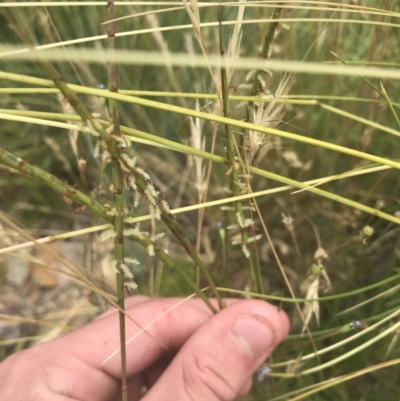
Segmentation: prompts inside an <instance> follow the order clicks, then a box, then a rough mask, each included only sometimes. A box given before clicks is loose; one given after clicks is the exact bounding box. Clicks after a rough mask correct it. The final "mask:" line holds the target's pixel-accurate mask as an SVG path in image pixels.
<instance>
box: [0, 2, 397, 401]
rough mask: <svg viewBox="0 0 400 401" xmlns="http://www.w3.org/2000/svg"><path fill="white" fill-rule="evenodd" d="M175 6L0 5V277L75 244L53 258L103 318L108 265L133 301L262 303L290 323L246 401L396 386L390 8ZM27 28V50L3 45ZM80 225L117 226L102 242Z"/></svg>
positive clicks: (356, 394)
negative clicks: (76, 251) (77, 252)
mask: <svg viewBox="0 0 400 401" xmlns="http://www.w3.org/2000/svg"><path fill="white" fill-rule="evenodd" d="M184 3H185V2H183V3H181V2H177V3H176V4H175V3H168V4H167V3H166V4H164V3H163V4H161V3H159V2H158V3H154V4H153V3H149V2H148V3H147V4H146V5H143V4H141V5H139V4H135V2H131V3H130V4H129V5H120V4H119V3H118V2H115V10H114V11H115V17H116V18H123V19H120V20H116V21H115V22H114V23H113V25H112V24H111V25H110V24H108V25H102V23H104V22H105V21H107V10H106V6H105V3H104V4H101V5H100V4H94V3H90V2H88V3H83V2H79V5H78V4H75V3H72V2H68V5H58V6H57V7H56V6H54V5H55V4H56V3H55V2H54V3H46V6H44V3H42V4H40V5H39V4H36V3H33V2H31V3H29V4H28V5H30V6H31V7H25V6H23V4H22V3H21V2H19V3H14V4H13V3H11V2H6V3H2V4H0V11H1V12H2V14H1V15H0V26H1V28H0V53H2V58H1V61H0V64H1V67H0V80H1V87H0V94H1V97H0V107H1V110H0V118H1V119H2V125H1V127H0V132H1V135H0V148H1V149H3V150H1V152H0V169H1V171H2V175H1V177H0V186H1V191H2V194H3V196H2V198H1V199H0V207H1V210H2V211H3V213H2V214H1V224H2V227H3V230H4V234H3V238H4V240H3V242H2V245H1V246H2V248H3V249H2V250H1V253H0V255H1V254H6V255H7V257H4V256H3V258H4V259H0V272H1V273H0V283H1V284H3V285H4V286H7V287H10V288H11V289H12V290H13V291H15V292H18V291H20V290H21V287H18V286H16V285H15V283H14V284H13V282H12V281H10V271H11V270H12V268H13V265H14V264H15V263H16V262H15V261H16V260H17V259H15V258H16V257H19V258H22V260H27V263H28V264H29V263H31V262H29V258H31V257H32V248H34V247H36V248H37V249H36V252H37V253H39V254H40V255H41V256H40V257H39V259H40V258H42V262H43V264H45V262H44V256H43V255H45V254H46V252H49V251H48V250H47V249H48V247H47V246H45V245H44V244H45V243H46V242H51V241H54V239H57V241H58V242H57V243H60V244H62V243H63V242H65V241H72V240H75V241H77V243H79V244H83V247H84V257H82V258H81V259H77V260H70V261H66V260H65V259H63V260H62V263H64V264H66V265H68V267H69V274H70V275H72V277H71V276H68V277H69V278H68V280H71V283H75V284H73V285H81V286H83V287H84V288H87V289H88V291H87V294H88V295H87V297H88V299H90V300H91V302H96V304H98V303H100V304H101V305H104V303H102V301H101V300H102V299H106V300H107V302H114V303H115V302H117V301H118V302H119V306H120V308H121V311H123V304H122V299H123V295H122V294H123V282H125V280H122V281H121V280H120V281H119V294H118V295H116V292H115V284H114V283H113V282H112V281H110V280H109V278H108V277H109V274H108V273H107V269H108V270H111V267H110V265H111V264H112V263H108V265H107V263H103V262H102V260H103V261H104V260H106V258H108V259H107V260H108V261H110V260H111V261H112V260H116V261H117V262H116V268H117V271H118V274H119V276H120V278H121V276H122V275H124V274H127V275H128V276H129V275H130V274H132V273H133V279H134V283H135V284H134V285H137V290H136V292H139V293H141V294H149V295H151V296H171V295H180V296H187V295H190V294H192V293H197V294H198V296H202V297H203V299H204V301H205V302H208V299H207V297H208V296H212V293H211V292H205V293H203V292H201V291H200V289H201V288H204V287H205V286H211V287H214V290H213V293H214V294H215V295H217V296H219V294H221V295H224V296H225V295H229V296H236V297H248V296H250V297H260V298H262V299H268V300H270V301H271V302H276V304H277V305H280V306H281V307H283V308H284V309H285V310H286V311H287V312H288V313H289V315H290V317H291V320H292V326H293V327H292V332H291V335H290V336H289V337H288V339H287V340H286V341H285V343H284V345H283V346H281V347H280V348H279V349H278V350H277V351H276V352H275V353H274V355H273V358H271V360H269V361H266V364H267V365H269V366H270V367H272V372H271V373H270V374H269V377H268V379H267V380H266V381H264V382H256V383H255V385H254V387H253V390H252V393H251V395H249V396H248V397H247V399H249V400H253V399H254V400H262V399H277V400H278V399H293V400H297V399H307V400H315V401H316V400H322V399H323V400H330V399H332V400H333V399H338V398H339V399H350V398H351V399H365V400H377V399H379V400H383V399H385V400H386V399H387V400H389V399H390V400H398V391H397V387H396V385H395V383H396V379H397V376H398V375H397V374H396V373H397V365H398V363H399V352H400V351H399V347H398V344H397V343H396V339H397V334H396V333H398V331H399V328H398V324H399V323H398V313H399V302H398V299H397V298H398V297H396V294H397V290H398V289H397V286H398V284H399V278H398V276H399V273H400V270H399V257H400V246H399V245H400V244H399V239H398V238H399V236H398V232H399V229H398V224H399V223H400V216H399V212H398V210H399V206H398V204H399V199H398V196H397V192H398V188H399V180H398V171H397V170H398V169H399V167H400V163H399V159H400V155H399V151H398V147H397V146H396V143H397V141H398V136H399V133H400V130H399V118H398V116H399V104H400V100H399V99H398V96H397V93H398V86H399V85H398V82H399V79H398V78H399V77H400V72H399V70H398V66H399V64H400V60H399V58H398V51H397V49H398V45H399V23H398V21H399V16H400V8H399V5H398V4H397V2H395V1H381V2H376V1H363V2H362V4H361V3H360V4H356V5H355V4H352V3H350V2H338V1H336V2H330V3H324V2H301V4H300V3H291V2H285V1H282V2H279V4H278V3H269V2H251V1H248V2H240V3H239V2H232V3H227V2H225V4H224V3H223V5H225V7H221V8H219V7H218V4H217V3H211V2H208V3H197V2H192V3H191V6H189V5H188V4H186V6H185V4H184ZM348 3H349V4H348ZM196 4H198V6H199V8H198V9H197V8H196ZM280 9H282V10H281V12H280V13H279V11H280ZM156 11H157V12H156ZM272 17H274V18H275V21H274V20H273V18H272ZM276 20H278V21H279V23H278V24H277V23H276ZM6 21H8V22H9V23H8V24H7V23H6ZM11 21H14V22H15V26H14V27H13V26H12V22H11ZM71 21H74V23H73V24H71ZM220 22H221V26H220V27H219V23H220ZM72 27H73V28H72ZM276 28H278V30H277V32H276V33H275V34H274V35H272V34H271V32H274V31H276ZM113 29H115V32H116V35H115V39H110V40H109V42H110V43H107V37H108V36H110V35H107V32H108V33H110V30H111V31H112V30H113ZM107 30H108V31H107ZM268 32H269V35H268ZM111 37H112V35H111ZM27 38H29V41H33V44H34V45H39V46H40V48H41V49H42V50H40V51H36V52H33V51H31V52H26V51H18V52H17V51H16V50H17V49H21V48H24V47H26V46H27V44H28V43H27V41H28V39H27ZM67 41H69V42H67ZM29 44H31V43H29ZM5 53H7V55H5ZM221 53H224V55H223V56H221ZM264 59H268V60H267V61H266V60H264ZM107 61H109V62H111V65H114V67H113V68H114V70H112V69H111V72H109V64H108V63H107ZM113 62H114V64H113ZM221 66H223V68H221ZM46 71H47V73H46ZM112 71H114V72H112ZM49 72H50V75H48V73H49ZM221 74H222V75H221ZM59 76H61V77H62V78H63V80H64V81H65V82H66V83H68V87H66V85H65V86H63V83H62V81H59V80H58V77H59ZM108 81H109V82H110V85H111V87H113V89H112V90H111V91H109V90H107V89H101V87H103V86H101V87H100V85H104V86H105V87H107V82H108ZM116 89H118V91H117V90H116ZM60 90H61V91H62V92H63V96H60V95H59V91H60ZM260 97H263V100H262V101H261V100H260ZM65 99H69V100H70V103H68V102H67V101H66V100H65ZM71 103H72V107H71ZM73 106H75V110H74V107H73ZM114 107H117V109H116V108H114ZM116 110H117V111H118V112H117V111H116ZM93 113H94V114H93ZM116 116H118V118H117V117H116ZM82 121H83V122H82ZM117 127H119V128H118V129H117ZM98 135H100V137H101V139H102V141H100V142H99V141H98V139H97V136H98ZM118 138H119V139H118ZM252 141H253V142H252ZM106 149H107V152H108V153H107V152H106ZM107 154H109V155H110V156H111V160H109V161H111V163H107ZM123 154H125V155H126V156H122V155H123ZM21 160H23V162H21ZM28 162H29V163H30V164H31V165H32V167H31V166H30V164H28ZM53 177H55V178H53ZM118 177H119V178H118ZM147 177H150V178H151V187H150V181H149V179H148V178H147ZM37 178H39V179H37ZM56 178H57V179H59V180H57V179H56ZM124 181H125V183H126V184H128V185H127V186H128V187H130V188H129V189H127V190H125V189H122V187H123V184H124ZM116 188H117V189H118V190H117V191H116ZM153 189H154V191H153ZM157 191H158V193H157ZM138 194H139V195H138ZM138 196H139V197H140V199H139V198H138ZM65 197H66V198H69V200H68V201H66V200H65ZM114 198H115V199H114ZM152 199H153V200H152ZM164 202H167V204H168V208H167V206H166V204H165V205H164ZM136 204H137V206H136V207H133V205H136ZM82 205H84V206H82ZM149 205H150V207H149ZM163 205H164V206H163ZM124 206H127V207H128V208H129V210H125V209H124ZM221 206H222V207H221ZM169 209H171V213H169ZM122 213H124V216H125V215H128V216H129V219H128V220H126V221H123V219H121V217H122ZM158 215H159V216H158ZM173 216H175V217H173ZM157 217H161V218H162V219H160V220H158V219H157ZM139 222H141V223H140V228H138V226H137V224H138V223H139ZM105 223H106V224H105ZM123 226H125V228H124V227H123ZM50 227H51V229H52V230H55V232H52V235H51V236H50V237H48V234H46V233H45V230H46V229H48V228H50ZM180 227H183V228H184V229H182V230H181V228H180ZM110 228H112V230H111V231H107V230H110ZM124 230H131V231H130V233H131V235H130V236H129V237H126V236H124V235H122V234H123V232H124ZM135 230H136V231H135ZM97 232H98V233H101V232H103V233H104V232H105V233H106V234H103V238H105V237H107V236H111V237H113V236H114V234H113V232H115V233H117V237H118V238H119V239H120V240H119V241H117V242H116V243H115V246H113V245H112V242H113V240H112V239H106V240H105V242H104V243H103V244H109V245H107V246H108V247H109V251H107V252H108V253H107V255H105V254H100V253H99V251H98V250H97V249H98V248H99V241H100V235H99V234H97ZM54 233H55V236H53V234H54ZM118 233H119V234H118ZM161 234H164V236H163V237H162V238H161ZM260 235H261V238H260ZM159 237H160V238H159ZM33 238H34V239H40V238H43V240H40V241H38V242H37V243H36V242H32V239H33ZM46 238H47V239H46ZM121 239H123V242H122V241H121ZM29 241H31V242H30V243H28V242H29ZM60 241H63V242H60ZM18 243H26V245H20V246H17V245H16V244H18ZM38 243H43V245H40V246H39V245H38ZM101 246H103V247H104V245H100V247H101ZM22 248H25V251H24V250H23V249H22ZM166 249H167V250H168V254H166V253H165V252H164V250H166ZM39 250H40V252H39ZM23 252H25V253H23ZM50 252H53V251H50ZM153 253H154V256H153ZM111 255H114V256H111ZM0 257H1V256H0ZM110 258H111V259H110ZM125 258H128V259H127V260H137V261H138V262H140V265H136V264H135V265H132V266H127V268H128V272H126V271H125V273H124V271H123V269H125V266H123V268H121V265H125V263H124V260H125ZM135 263H136V262H135ZM104 265H106V266H104ZM30 266H32V265H30ZM31 269H32V267H31ZM54 270H55V267H54V266H49V269H48V271H49V272H50V274H53V273H54V274H55V272H54ZM46 271H47V270H46ZM57 277H58V276H57ZM28 280H30V281H28V282H32V283H35V281H34V280H33V279H32V276H31V273H28ZM23 285H24V286H26V285H27V284H26V283H25V284H23ZM32 285H34V284H32ZM113 288H114V289H113ZM45 291H49V289H48V288H47V287H45ZM220 304H221V306H222V301H221V302H220ZM63 307H65V308H66V309H68V308H70V309H71V310H72V309H73V307H72V305H70V307H68V305H63ZM58 308H60V305H58ZM47 312H50V309H49V310H47ZM53 312H54V311H53ZM65 313H66V312H65ZM81 313H84V310H82V311H81ZM11 314H12V313H11V312H10V313H8V315H11ZM15 315H18V313H16V314H15ZM19 316H21V314H19ZM24 316H25V319H28V318H31V319H33V320H34V321H35V322H36V321H38V322H40V321H41V320H40V318H39V319H35V317H36V315H35V311H34V310H33V311H31V314H30V315H29V316H26V315H24ZM64 316H65V314H64ZM21 319H22V321H23V320H24V318H23V317H21ZM123 320H124V314H123V312H121V321H122V322H123ZM353 320H356V321H360V322H361V321H362V323H360V324H359V325H358V323H357V324H355V329H351V328H350V323H351V322H352V321H353ZM317 321H319V325H317ZM42 322H43V323H48V322H47V320H46V317H44V318H43V319H42ZM61 322H62V317H61V318H60V319H59V321H57V319H56V320H55V321H54V322H52V323H54V324H55V325H56V326H57V325H59V327H62V326H61V325H62V323H61ZM32 324H34V323H32ZM76 325H78V323H77V324H76ZM38 326H39V325H38ZM43 326H45V325H43ZM72 326H73V325H72ZM68 329H70V328H68ZM63 330H67V329H60V333H61V332H62V331H63ZM33 331H34V333H32V334H31V335H30V336H25V335H24V332H23V330H22V331H20V332H19V336H14V338H9V337H6V336H5V337H4V341H2V342H1V343H0V344H1V345H0V347H1V352H2V355H3V356H6V355H7V354H9V353H10V352H14V351H15V350H17V349H19V348H20V347H24V346H27V345H29V343H30V342H34V341H37V338H38V334H40V335H39V338H43V336H45V330H44V329H41V330H40V331H38V330H36V331H35V330H33ZM122 331H123V330H122ZM302 332H304V334H301V333H302ZM1 336H4V335H3V334H0V337H1ZM26 337H27V338H26ZM29 338H31V340H29ZM0 339H1V340H3V338H0ZM350 340H351V341H350ZM122 342H123V339H122ZM324 350H325V351H326V352H325V351H324ZM316 351H318V357H315V352H316ZM328 351H329V352H328ZM313 353H314V354H313ZM128 357H129V355H128ZM383 373H384V374H383Z"/></svg>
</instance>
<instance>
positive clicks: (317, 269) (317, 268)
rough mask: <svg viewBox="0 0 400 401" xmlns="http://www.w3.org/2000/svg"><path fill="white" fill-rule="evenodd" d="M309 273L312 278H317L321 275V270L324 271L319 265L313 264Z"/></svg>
mask: <svg viewBox="0 0 400 401" xmlns="http://www.w3.org/2000/svg"><path fill="white" fill-rule="evenodd" d="M310 269H311V273H312V274H313V275H314V276H319V275H320V274H321V273H322V270H323V269H324V268H323V266H321V265H319V264H318V263H313V264H312V265H311V268H310Z"/></svg>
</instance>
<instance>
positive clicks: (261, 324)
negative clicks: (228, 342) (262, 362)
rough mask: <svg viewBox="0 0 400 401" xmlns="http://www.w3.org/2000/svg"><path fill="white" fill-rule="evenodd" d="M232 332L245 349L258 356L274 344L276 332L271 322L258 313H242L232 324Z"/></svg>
mask: <svg viewBox="0 0 400 401" xmlns="http://www.w3.org/2000/svg"><path fill="white" fill-rule="evenodd" d="M232 333H233V335H234V336H235V337H236V339H237V341H238V343H239V344H240V346H241V347H242V348H243V349H244V351H245V352H246V353H247V354H248V355H250V356H251V357H253V358H258V357H259V356H260V355H261V354H263V353H265V352H266V351H267V350H268V349H269V348H270V347H271V345H273V344H274V342H275V341H274V340H275V333H274V331H273V329H272V327H271V325H270V324H269V322H268V321H267V320H266V319H264V318H263V317H261V316H258V315H253V316H252V315H241V316H239V317H238V318H237V319H236V321H235V323H234V324H233V326H232Z"/></svg>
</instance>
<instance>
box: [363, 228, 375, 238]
mask: <svg viewBox="0 0 400 401" xmlns="http://www.w3.org/2000/svg"><path fill="white" fill-rule="evenodd" d="M362 232H363V234H364V235H365V236H366V237H370V236H371V235H372V234H373V233H374V229H373V228H372V227H371V226H365V227H364V228H363V230H362Z"/></svg>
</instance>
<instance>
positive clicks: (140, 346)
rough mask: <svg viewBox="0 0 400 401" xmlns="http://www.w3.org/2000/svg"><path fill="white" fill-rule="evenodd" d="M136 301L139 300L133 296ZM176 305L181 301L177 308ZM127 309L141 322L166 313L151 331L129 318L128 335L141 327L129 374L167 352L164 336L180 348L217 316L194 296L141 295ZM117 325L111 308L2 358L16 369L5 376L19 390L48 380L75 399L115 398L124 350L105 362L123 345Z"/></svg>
mask: <svg viewBox="0 0 400 401" xmlns="http://www.w3.org/2000/svg"><path fill="white" fill-rule="evenodd" d="M131 302H133V303H134V304H135V302H134V300H133V301H131ZM213 302H214V301H213ZM232 302H237V300H229V301H227V303H228V304H229V303H232ZM214 304H215V305H216V303H215V302H214ZM176 305H179V306H178V307H176V308H174V307H175V306H176ZM168 311H170V312H168ZM167 312H168V313H167ZM127 314H129V315H130V316H132V318H134V320H135V321H136V322H137V323H138V324H139V325H140V326H141V327H144V326H147V325H149V324H150V323H151V322H153V321H154V320H156V319H157V318H159V317H160V316H162V317H161V318H160V319H158V320H156V321H155V323H154V324H152V325H151V326H150V327H148V329H147V332H148V333H149V334H150V335H152V337H150V336H149V335H148V334H146V333H143V332H142V329H141V328H140V327H138V325H137V324H134V323H133V322H132V321H130V320H128V319H127V321H126V337H127V339H129V338H131V337H132V336H134V335H136V334H138V333H141V334H140V335H139V336H138V337H136V338H135V340H134V341H132V342H131V343H129V344H128V345H127V375H128V376H133V375H134V374H137V373H140V372H142V371H143V370H144V369H146V368H147V367H148V366H150V365H151V364H153V363H154V362H155V361H156V360H157V359H158V358H159V357H160V356H162V355H165V354H168V353H167V351H166V348H165V347H162V346H161V345H160V342H161V343H163V344H164V345H165V346H166V347H168V348H169V349H172V350H178V349H179V348H180V347H181V346H182V344H183V343H184V342H185V341H186V340H187V339H188V338H189V337H190V336H191V335H192V334H193V332H194V331H196V330H197V329H198V328H199V327H200V326H201V325H202V324H203V323H204V322H205V321H207V320H208V319H209V318H210V317H211V316H212V313H211V312H210V310H209V309H208V308H207V306H206V305H205V304H204V303H203V301H201V300H197V299H191V300H187V301H186V302H184V303H182V299H179V298H170V299H148V300H142V299H140V302H139V303H138V304H135V305H133V306H132V307H130V308H129V309H127ZM118 328H119V324H118V312H117V311H115V312H114V313H112V312H109V313H108V314H107V316H105V317H104V318H101V319H97V320H94V321H93V322H92V323H90V324H89V325H87V326H84V327H82V328H81V329H78V330H76V331H74V332H73V333H70V334H68V335H66V336H64V337H61V338H59V339H57V340H54V341H51V342H49V343H45V344H40V345H38V346H36V347H34V348H31V349H29V350H26V351H23V352H21V353H17V354H15V356H14V357H13V358H9V359H8V360H6V361H5V362H4V363H2V364H1V366H2V367H3V365H4V364H5V365H4V369H6V370H7V366H8V367H9V369H8V370H9V371H12V372H13V373H12V377H11V379H10V377H8V379H10V380H8V379H7V378H5V380H6V381H7V380H8V382H13V380H14V379H13V377H15V378H16V379H15V382H14V385H13V386H12V387H13V388H11V389H10V391H11V392H12V391H17V390H19V389H20V388H21V386H22V385H24V386H25V385H27V382H28V383H29V386H30V387H32V388H34V387H35V386H36V385H40V383H46V385H47V386H48V387H49V388H51V390H52V391H53V392H54V393H60V394H64V395H68V396H70V397H71V398H73V399H92V400H107V399H112V398H113V397H114V398H115V395H116V394H117V392H118V388H119V382H118V380H116V379H119V378H120V377H121V363H120V355H119V354H117V355H116V357H114V358H112V359H111V360H110V361H109V362H107V363H106V364H105V365H103V366H102V362H103V361H104V360H105V359H106V358H107V357H108V356H109V355H110V354H111V353H113V352H114V351H115V350H118V349H119V335H118ZM155 339H156V340H157V341H158V342H157V341H156V340H155ZM19 357H21V358H22V359H23V362H22V363H19V362H18V361H17V359H18V358H19ZM0 379H1V378H0ZM0 383H1V380H0ZM18 383H19V384H18ZM131 390H132V391H135V389H133V388H131V389H129V391H131Z"/></svg>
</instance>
